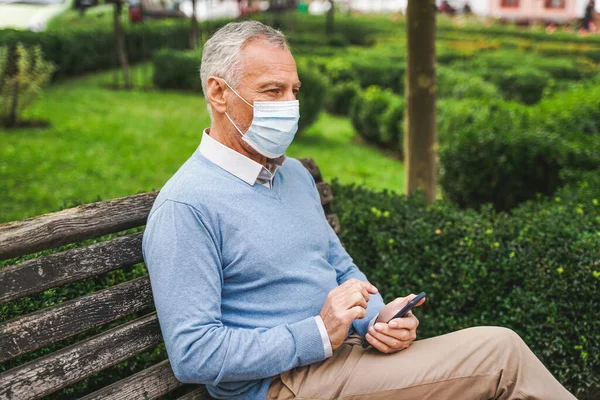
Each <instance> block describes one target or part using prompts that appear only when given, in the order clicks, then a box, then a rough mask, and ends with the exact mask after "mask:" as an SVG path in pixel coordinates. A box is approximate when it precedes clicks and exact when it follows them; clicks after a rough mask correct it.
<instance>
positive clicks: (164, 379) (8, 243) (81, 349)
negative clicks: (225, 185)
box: [0, 159, 340, 400]
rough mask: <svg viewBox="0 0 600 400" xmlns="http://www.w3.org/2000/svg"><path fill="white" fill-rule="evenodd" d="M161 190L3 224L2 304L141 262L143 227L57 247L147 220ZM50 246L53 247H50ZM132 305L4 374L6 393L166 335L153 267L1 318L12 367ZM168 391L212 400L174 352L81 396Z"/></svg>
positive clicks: (79, 374) (1, 346)
mask: <svg viewBox="0 0 600 400" xmlns="http://www.w3.org/2000/svg"><path fill="white" fill-rule="evenodd" d="M301 161H302V163H303V164H304V166H305V167H306V168H307V169H308V170H309V171H310V172H311V174H312V176H313V177H314V179H315V181H316V182H317V187H318V189H319V193H320V195H321V203H322V205H323V208H324V210H325V214H326V216H327V219H328V221H329V223H330V224H331V226H332V227H333V228H334V230H335V231H336V232H339V229H340V226H339V221H338V218H337V216H336V215H335V214H333V213H332V212H331V209H330V203H331V201H332V199H333V195H332V193H331V188H330V187H329V185H328V184H327V183H326V182H323V178H322V176H321V173H320V172H319V169H318V168H317V166H316V164H315V163H314V162H313V160H311V159H302V160H301ZM157 193H158V192H150V193H144V194H138V195H135V196H130V197H124V198H120V199H114V200H108V201H102V202H97V203H92V204H85V205H81V206H78V207H74V208H70V209H66V210H63V211H59V212H55V213H50V214H45V215H41V216H37V217H33V218H28V219H25V220H22V221H15V222H9V223H5V224H1V225H0V261H1V260H7V259H14V260H11V262H10V264H11V265H9V266H7V267H5V268H3V269H0V306H2V304H5V303H8V302H12V301H15V300H18V299H20V298H22V297H25V296H30V295H33V294H36V293H40V292H43V291H45V290H48V289H50V288H55V287H59V286H63V285H66V284H70V283H73V282H76V281H80V280H82V279H86V278H90V277H97V276H100V275H102V274H106V273H107V272H109V271H113V270H116V269H119V268H123V267H128V266H132V265H135V264H139V263H142V262H143V257H142V232H141V228H140V229H137V232H134V233H128V234H125V235H120V236H118V237H113V238H110V239H109V240H104V241H99V242H97V243H93V244H87V245H79V247H75V248H71V249H68V250H64V249H61V250H62V251H58V252H56V249H57V248H59V247H61V246H64V245H68V244H73V243H78V242H81V241H84V240H87V239H91V238H97V237H100V236H103V235H107V234H113V233H116V232H122V231H127V230H131V229H132V228H139V227H142V226H144V225H145V223H146V219H147V217H148V213H149V211H150V208H151V207H152V203H153V202H154V199H155V198H156V195H157ZM113 236H114V235H113ZM50 249H54V252H49V251H46V250H50ZM41 251H45V254H43V255H35V257H34V258H32V257H31V256H28V255H31V254H32V253H35V252H41ZM49 253H51V254H49ZM23 256H25V257H23ZM20 257H23V258H20ZM13 261H14V262H13ZM132 314H135V316H137V318H135V319H133V320H129V321H125V322H123V323H122V324H120V325H117V326H116V327H111V328H110V329H104V330H103V331H101V332H100V333H98V334H96V335H94V336H90V335H87V337H83V338H82V339H81V340H79V341H76V342H75V343H72V344H69V345H68V346H66V347H63V348H60V349H58V350H56V351H54V352H51V353H49V354H46V355H43V356H41V357H38V358H35V359H33V360H30V361H28V362H26V363H24V364H21V365H15V366H14V367H12V368H10V369H8V370H7V371H5V372H3V373H1V374H0V399H14V400H16V399H36V398H40V397H44V396H47V395H49V394H52V393H54V392H56V391H58V390H60V389H62V388H65V387H68V386H70V385H72V384H74V383H75V382H78V381H80V380H83V379H85V378H88V377H89V376H91V375H92V374H94V373H97V372H98V371H102V370H104V369H106V368H109V367H111V366H114V365H116V364H118V363H119V362H121V361H123V360H126V359H129V358H132V357H135V356H136V355H138V354H140V353H142V352H144V351H147V350H149V349H152V348H154V347H156V346H157V345H159V344H160V343H161V342H162V337H161V333H160V329H159V325H158V320H157V317H156V313H155V312H154V309H153V300H152V292H151V288H150V281H149V278H148V276H147V275H146V276H145V277H141V278H137V279H133V280H129V281H126V282H124V283H119V284H116V285H114V286H111V287H108V288H107V289H103V290H100V291H96V292H93V293H91V294H89V295H85V296H81V297H78V298H76V299H73V300H69V301H65V302H63V303H60V304H57V305H53V306H50V307H46V308H42V309H39V310H37V311H34V312H32V313H30V314H26V315H22V316H18V317H16V318H14V319H11V320H8V321H5V322H3V323H1V324H0V365H5V366H6V365H8V364H6V363H7V362H9V361H11V360H14V359H15V358H17V357H20V356H23V355H27V354H28V353H31V352H33V351H35V350H38V349H41V348H44V347H48V346H50V345H52V344H55V343H58V342H61V341H63V340H65V339H67V338H72V337H74V336H76V337H77V336H85V335H80V333H82V332H85V331H88V330H90V329H92V328H95V327H99V326H103V325H106V324H108V323H110V322H113V323H114V321H116V320H119V319H122V318H123V317H125V316H129V315H132ZM140 314H141V315H140ZM0 315H1V314H0ZM165 395H167V396H168V397H169V398H176V397H177V396H182V397H178V398H179V399H210V396H209V395H208V394H207V392H206V389H205V388H204V387H203V386H201V385H185V384H183V383H181V382H179V381H178V380H177V379H176V378H175V376H174V375H173V372H172V370H171V366H170V364H169V361H168V360H164V361H161V362H159V363H157V364H155V365H153V366H151V367H149V368H147V369H144V370H142V371H141V372H138V373H135V374H134V375H131V376H129V377H127V378H125V379H122V380H119V381H117V382H111V383H109V384H108V385H107V386H104V387H101V388H100V389H99V390H96V391H95V392H93V393H91V394H89V395H87V396H85V397H84V398H85V399H100V398H102V399H106V398H108V399H128V400H130V399H156V398H161V397H163V396H165Z"/></svg>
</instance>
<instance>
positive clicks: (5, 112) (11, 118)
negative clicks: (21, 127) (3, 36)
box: [0, 43, 54, 126]
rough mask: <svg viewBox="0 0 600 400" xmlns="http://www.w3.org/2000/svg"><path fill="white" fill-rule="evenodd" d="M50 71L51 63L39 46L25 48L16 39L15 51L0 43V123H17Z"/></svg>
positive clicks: (38, 92) (52, 69)
mask: <svg viewBox="0 0 600 400" xmlns="http://www.w3.org/2000/svg"><path fill="white" fill-rule="evenodd" d="M53 72H54V66H53V65H52V63H50V62H48V61H46V60H44V58H43V55H42V50H41V48H40V46H35V47H33V48H32V49H27V48H26V47H25V46H23V45H22V44H21V43H19V44H17V47H16V49H15V51H14V52H12V51H10V50H9V48H8V47H0V125H7V126H14V125H16V123H17V120H18V119H19V118H20V116H21V114H22V113H23V110H24V109H25V108H26V107H27V106H28V105H30V104H31V103H32V102H33V101H34V100H35V98H36V97H37V96H38V95H39V94H40V92H41V90H42V88H43V87H44V86H45V85H46V84H47V83H48V82H49V81H50V78H51V77H52V73H53Z"/></svg>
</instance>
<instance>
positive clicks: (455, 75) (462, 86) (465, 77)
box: [437, 67, 501, 99]
mask: <svg viewBox="0 0 600 400" xmlns="http://www.w3.org/2000/svg"><path fill="white" fill-rule="evenodd" d="M437 94H438V97H451V98H454V99H466V98H481V99H500V98H501V95H500V92H499V91H498V88H497V87H496V86H494V85H493V84H492V83H489V82H486V81H485V80H484V79H483V78H482V77H480V76H477V75H472V74H469V73H465V72H460V71H455V70H453V69H452V68H448V67H439V68H438V69H437Z"/></svg>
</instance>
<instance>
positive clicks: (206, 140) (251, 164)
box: [200, 129, 286, 189]
mask: <svg viewBox="0 0 600 400" xmlns="http://www.w3.org/2000/svg"><path fill="white" fill-rule="evenodd" d="M200 153H201V154H202V155H203V156H204V157H206V158H207V159H208V160H209V161H211V162H213V163H214V164H216V165H218V166H219V167H221V168H223V169H224V170H225V171H227V172H229V173H230V174H232V175H233V176H235V177H237V178H239V179H241V180H243V181H244V182H246V183H247V184H249V185H252V186H254V184H255V183H257V182H258V183H259V184H261V185H263V186H265V187H267V188H269V189H272V188H273V178H275V173H277V170H278V169H279V167H281V166H282V165H283V163H284V162H285V160H286V155H285V154H284V155H282V156H281V157H278V158H275V159H267V167H266V168H265V167H264V166H263V165H262V164H260V163H257V162H256V161H254V160H252V159H251V158H248V157H246V156H245V155H243V154H241V153H238V152H237V151H235V150H233V149H231V148H229V147H227V146H225V145H224V144H223V143H221V142H219V141H218V140H216V139H215V138H213V137H212V136H210V130H209V129H205V130H204V134H203V135H202V140H201V141H200Z"/></svg>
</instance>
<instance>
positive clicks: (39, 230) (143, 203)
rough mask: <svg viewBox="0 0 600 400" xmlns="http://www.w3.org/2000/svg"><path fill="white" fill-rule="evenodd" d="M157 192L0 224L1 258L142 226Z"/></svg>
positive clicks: (17, 255)
mask: <svg viewBox="0 0 600 400" xmlns="http://www.w3.org/2000/svg"><path fill="white" fill-rule="evenodd" d="M157 194H158V192H157V191H154V192H150V193H143V194H138V195H135V196H128V197H121V198H119V199H113V200H108V201H101V202H96V203H90V204H84V205H81V206H77V207H74V208H69V209H66V210H62V211H58V212H54V213H50V214H44V215H40V216H37V217H32V218H27V219H24V220H21V221H14V222H8V223H5V224H0V260H5V259H8V258H13V257H19V256H22V255H25V254H29V253H33V252H36V251H41V250H47V249H51V248H54V247H58V246H61V245H64V244H68V243H73V242H78V241H81V240H85V239H90V238H93V237H97V236H102V235H106V234H108V233H114V232H119V231H122V230H125V229H129V228H135V227H138V226H142V225H144V224H145V223H146V218H147V217H148V213H149V212H150V209H151V207H152V203H153V202H154V199H155V198H156V196H157Z"/></svg>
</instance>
